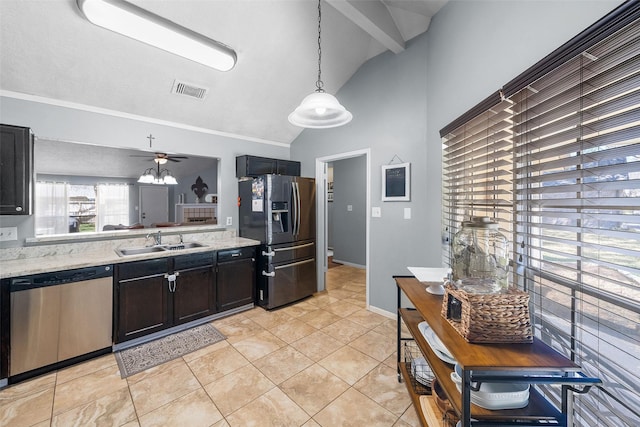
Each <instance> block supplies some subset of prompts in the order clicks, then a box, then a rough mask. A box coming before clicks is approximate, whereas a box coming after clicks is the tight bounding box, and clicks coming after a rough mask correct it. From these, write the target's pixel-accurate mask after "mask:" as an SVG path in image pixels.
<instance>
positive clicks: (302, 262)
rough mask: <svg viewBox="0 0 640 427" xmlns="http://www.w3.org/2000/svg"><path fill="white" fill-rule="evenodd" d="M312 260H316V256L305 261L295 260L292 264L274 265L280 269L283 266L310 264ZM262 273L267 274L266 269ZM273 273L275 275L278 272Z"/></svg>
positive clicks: (275, 268)
mask: <svg viewBox="0 0 640 427" xmlns="http://www.w3.org/2000/svg"><path fill="white" fill-rule="evenodd" d="M310 262H315V258H312V259H307V260H304V261H298V262H293V263H291V264H285V265H279V266H277V267H274V270H280V269H281V268H289V267H295V266H296V265H302V264H309V263H310ZM262 274H265V273H264V271H263V272H262ZM272 274H273V275H274V276H275V274H276V272H275V271H274V272H273V273H272ZM265 276H268V274H265ZM271 277H273V276H271Z"/></svg>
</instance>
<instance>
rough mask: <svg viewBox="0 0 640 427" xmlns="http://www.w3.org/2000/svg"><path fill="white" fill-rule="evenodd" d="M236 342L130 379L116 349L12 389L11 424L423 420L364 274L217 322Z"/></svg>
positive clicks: (332, 278)
mask: <svg viewBox="0 0 640 427" xmlns="http://www.w3.org/2000/svg"><path fill="white" fill-rule="evenodd" d="M214 325H215V326H216V327H217V328H218V329H219V330H220V331H221V332H222V333H223V334H225V335H226V337H227V339H226V340H224V341H222V342H219V343H216V344H213V345H211V346H209V347H206V348H204V349H202V350H199V351H197V352H195V353H191V354H188V355H186V356H184V357H182V358H180V359H177V360H174V361H172V362H168V363H165V364H164V365H161V366H158V367H155V368H152V369H149V370H147V371H144V372H141V373H139V374H136V375H134V376H131V377H129V378H127V379H124V380H123V379H121V378H120V373H119V370H118V366H117V364H116V361H115V358H114V356H113V355H107V356H103V357H100V358H97V359H93V360H91V361H88V362H85V363H82V364H80V365H76V366H73V367H70V368H67V369H64V370H60V371H57V372H54V373H50V374H48V375H44V376H41V377H38V378H35V379H32V380H29V381H25V382H23V383H20V384H16V385H13V386H11V387H8V388H6V389H5V390H3V391H0V425H1V426H5V427H9V426H12V427H13V426H15V427H18V426H38V427H40V426H64V427H67V426H91V425H99V426H126V427H134V426H142V427H147V426H189V427H197V426H243V427H244V426H260V427H262V426H305V427H311V426H323V427H336V426H358V427H360V426H398V427H400V426H402V427H405V426H418V425H419V421H418V418H417V415H416V413H415V410H414V408H413V406H412V405H411V400H410V399H409V396H408V394H407V391H406V389H405V386H404V384H399V383H398V381H397V376H396V368H395V366H396V350H395V349H396V347H395V346H396V341H395V340H396V338H395V331H396V329H395V328H396V323H395V321H394V320H393V319H389V318H386V317H384V316H381V315H378V314H375V313H372V312H370V311H367V310H366V309H365V274H364V270H359V269H355V268H352V267H348V266H340V267H336V268H332V269H330V270H329V272H328V281H327V291H326V292H323V293H320V294H318V295H315V296H313V297H312V298H308V299H306V300H303V301H302V302H299V303H297V304H295V305H292V306H289V307H285V308H282V309H279V310H274V311H271V312H268V311H265V310H263V309H262V308H254V309H252V310H250V311H246V312H243V313H239V314H236V315H233V316H230V317H227V318H224V319H220V320H217V321H215V322H214Z"/></svg>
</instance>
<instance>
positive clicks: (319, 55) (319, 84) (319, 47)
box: [316, 0, 324, 92]
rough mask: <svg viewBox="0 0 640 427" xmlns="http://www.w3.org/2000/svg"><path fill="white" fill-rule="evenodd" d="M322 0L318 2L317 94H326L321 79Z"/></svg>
mask: <svg viewBox="0 0 640 427" xmlns="http://www.w3.org/2000/svg"><path fill="white" fill-rule="evenodd" d="M321 1H322V0H318V81H316V88H317V89H316V92H324V89H323V86H324V83H323V82H322V78H321V76H320V75H321V70H320V65H321V63H322V45H321V43H320V42H321V40H322V39H321V37H320V36H321V33H322V28H321V26H320V24H321V23H322V8H321V7H320V2H321Z"/></svg>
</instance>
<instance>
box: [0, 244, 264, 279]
mask: <svg viewBox="0 0 640 427" xmlns="http://www.w3.org/2000/svg"><path fill="white" fill-rule="evenodd" d="M220 237H222V238H214V239H201V240H198V242H199V243H202V244H204V245H205V246H203V247H198V248H191V249H183V250H180V251H163V252H152V253H148V254H140V255H126V256H119V255H118V254H117V253H116V252H115V249H116V248H126V247H140V246H144V242H142V243H140V242H137V241H136V242H134V241H131V240H129V241H126V242H122V241H120V242H119V243H118V242H114V241H105V242H97V243H96V242H94V243H93V244H91V243H76V244H74V245H73V246H74V248H73V249H70V248H68V247H67V246H69V247H71V246H72V244H65V245H47V246H41V247H37V248H34V249H35V250H32V251H30V253H29V254H27V255H26V256H25V255H22V256H21V257H20V258H15V259H0V279H4V278H8V277H17V276H26V275H30V274H38V273H48V272H54V271H63V270H71V269H74V268H83V267H94V266H100V265H109V264H118V263H124V262H130V261H141V260H146V259H154V258H164V257H170V256H178V255H183V254H192V253H199V252H208V251H217V250H222V249H233V248H240V247H246V246H256V245H259V244H260V242H259V241H257V240H252V239H246V238H243V237H236V236H228V235H227V236H220ZM171 243H177V242H171Z"/></svg>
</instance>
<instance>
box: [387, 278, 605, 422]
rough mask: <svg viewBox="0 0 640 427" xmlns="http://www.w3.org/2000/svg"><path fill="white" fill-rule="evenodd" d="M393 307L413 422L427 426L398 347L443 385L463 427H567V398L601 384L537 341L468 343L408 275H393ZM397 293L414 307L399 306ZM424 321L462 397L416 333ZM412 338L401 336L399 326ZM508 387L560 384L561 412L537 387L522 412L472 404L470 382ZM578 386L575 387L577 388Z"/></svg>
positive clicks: (401, 369) (402, 376) (422, 286)
mask: <svg viewBox="0 0 640 427" xmlns="http://www.w3.org/2000/svg"><path fill="white" fill-rule="evenodd" d="M394 279H395V281H396V284H397V290H398V294H397V307H398V332H397V333H398V346H397V355H398V381H400V382H401V381H402V379H404V380H405V383H406V385H407V389H408V391H409V394H410V396H411V399H412V401H413V404H414V406H415V407H416V410H417V412H418V417H420V420H421V422H422V424H423V425H425V426H426V425H427V422H426V420H425V419H424V416H423V415H422V413H421V412H422V411H420V410H419V408H420V396H419V395H418V394H417V393H416V392H415V390H414V389H413V387H412V385H411V383H412V382H411V381H410V379H411V374H410V371H411V366H407V363H405V361H404V360H402V344H403V343H406V342H407V341H413V342H415V344H416V345H417V346H418V348H419V349H420V352H421V353H422V355H423V356H424V358H425V359H426V361H427V363H428V364H429V366H430V368H431V370H432V371H433V374H434V375H435V377H436V378H437V379H438V382H439V383H440V384H441V385H442V389H443V390H444V393H445V394H446V396H447V398H448V399H449V401H450V403H451V405H452V406H453V409H454V411H455V413H456V415H457V416H458V417H459V418H460V420H461V421H462V427H469V426H471V425H478V426H479V425H484V426H488V425H491V426H496V425H501V424H502V425H513V424H514V423H517V425H518V426H543V425H544V426H565V427H566V426H567V414H568V413H569V412H570V410H569V393H570V392H574V393H586V392H588V391H589V389H590V388H591V386H593V385H596V384H600V383H601V381H600V380H599V379H598V378H590V377H587V376H586V375H584V374H583V373H582V372H580V366H578V365H576V364H575V363H574V362H572V361H571V360H569V359H567V358H566V357H565V356H563V355H561V354H560V353H558V352H557V351H556V350H554V349H552V348H551V347H549V346H548V345H547V344H545V343H544V342H542V341H541V340H539V339H535V338H534V341H533V343H531V344H471V343H468V342H467V341H465V339H464V338H463V337H462V336H461V335H460V334H459V333H458V332H457V331H456V330H455V329H454V328H453V327H452V326H451V325H450V324H449V322H447V320H446V319H445V318H444V317H442V315H441V314H440V310H441V307H442V296H438V295H432V294H430V293H428V292H426V291H425V287H426V286H425V284H424V283H421V282H419V281H418V280H417V279H416V278H415V277H413V276H394ZM402 294H404V295H406V297H407V298H408V300H409V301H410V302H411V304H412V305H413V306H414V307H415V308H403V307H401V301H402ZM423 320H424V321H426V322H427V323H428V324H429V326H430V327H431V329H432V330H433V332H434V333H435V334H436V335H437V336H438V338H440V340H441V341H442V343H443V344H444V345H445V346H446V347H447V349H448V350H449V351H450V353H451V354H452V355H453V356H454V358H455V359H456V360H457V362H458V364H459V365H460V367H461V368H462V385H461V388H462V392H459V391H458V389H457V388H456V385H455V383H454V382H453V381H452V380H451V377H450V375H451V372H452V371H453V365H450V364H448V363H445V362H444V361H442V360H440V358H438V357H437V356H436V354H435V353H434V352H433V351H432V350H431V347H430V346H429V344H428V343H427V341H426V340H425V339H424V338H423V336H422V333H421V332H420V330H419V329H418V324H419V323H420V322H422V321H423ZM403 322H404V324H405V325H406V327H407V329H408V330H409V333H410V334H411V337H402V323H403ZM474 382H478V383H482V382H494V383H495V382H509V383H529V384H532V385H534V384H559V385H561V387H562V390H561V398H562V404H561V407H560V408H556V407H555V406H554V405H552V404H551V403H550V402H549V401H548V400H547V399H546V398H545V397H544V396H543V395H542V393H540V391H539V390H538V389H537V388H536V387H533V386H532V387H531V388H530V396H529V404H528V406H526V407H524V408H522V409H507V410H488V409H484V408H481V407H479V406H476V405H473V404H471V390H472V388H471V383H474ZM578 387H579V388H578Z"/></svg>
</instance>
